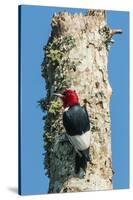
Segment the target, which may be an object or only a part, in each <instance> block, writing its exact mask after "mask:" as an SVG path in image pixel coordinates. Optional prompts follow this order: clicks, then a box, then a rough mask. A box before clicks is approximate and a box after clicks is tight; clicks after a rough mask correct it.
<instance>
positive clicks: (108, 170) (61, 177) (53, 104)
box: [40, 10, 121, 193]
mask: <svg viewBox="0 0 133 200" xmlns="http://www.w3.org/2000/svg"><path fill="white" fill-rule="evenodd" d="M51 26H52V32H51V37H50V38H49V41H48V43H47V45H46V47H45V48H44V50H45V57H44V61H43V63H42V76H43V77H44V78H45V81H46V89H47V97H46V98H45V100H42V101H40V104H41V107H42V109H43V110H44V111H47V116H46V117H45V128H44V148H45V150H46V153H45V162H44V164H45V168H46V169H47V175H48V177H49V179H50V183H49V193H56V192H78V191H92V190H106V189H112V187H113V186H112V175H113V173H112V152H111V128H110V109H109V104H110V97H111V94H112V89H111V86H110V84H109V80H108V69H107V64H108V63H107V61H108V60H107V59H108V49H109V45H110V43H112V39H111V38H112V36H113V35H114V34H116V33H120V32H121V30H117V29H116V30H112V29H111V28H109V27H108V26H107V23H106V15H105V11H102V10H90V11H89V12H87V14H86V15H85V16H83V15H82V14H81V13H80V14H74V15H71V14H69V13H67V12H62V13H59V14H55V15H54V16H53V18H52V23H51ZM64 88H73V89H75V90H76V91H77V93H78V96H79V98H80V103H81V105H84V104H86V107H87V110H88V113H89V116H90V122H91V146H90V157H91V160H92V163H88V166H87V172H86V175H85V176H83V173H82V171H81V172H80V174H79V175H78V176H77V175H76V174H75V173H74V166H75V151H74V149H73V147H72V146H71V144H70V143H68V142H66V143H63V144H62V143H60V142H59V141H60V138H61V137H63V135H64V131H65V130H64V127H63V124H62V112H63V108H62V105H61V102H60V101H59V99H56V97H54V96H52V93H53V92H61V91H62V90H63V89H64Z"/></svg>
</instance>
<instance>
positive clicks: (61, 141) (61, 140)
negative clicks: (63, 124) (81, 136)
mask: <svg viewBox="0 0 133 200" xmlns="http://www.w3.org/2000/svg"><path fill="white" fill-rule="evenodd" d="M65 142H69V140H68V137H67V135H66V134H65V133H64V134H63V135H61V136H60V138H59V143H62V144H64V143H65Z"/></svg>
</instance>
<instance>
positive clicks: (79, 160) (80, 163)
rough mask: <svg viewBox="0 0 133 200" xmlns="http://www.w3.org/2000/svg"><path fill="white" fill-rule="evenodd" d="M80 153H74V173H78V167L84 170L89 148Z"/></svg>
mask: <svg viewBox="0 0 133 200" xmlns="http://www.w3.org/2000/svg"><path fill="white" fill-rule="evenodd" d="M80 153H81V155H82V156H80V155H79V154H78V153H76V158H75V173H76V174H78V173H79V171H80V168H82V169H83V170H84V171H85V172H86V168H87V162H89V161H90V157H89V148H88V149H86V150H83V151H80Z"/></svg>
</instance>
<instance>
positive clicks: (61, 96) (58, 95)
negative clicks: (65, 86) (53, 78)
mask: <svg viewBox="0 0 133 200" xmlns="http://www.w3.org/2000/svg"><path fill="white" fill-rule="evenodd" d="M53 95H54V96H57V97H60V98H63V97H64V95H63V94H60V93H53Z"/></svg>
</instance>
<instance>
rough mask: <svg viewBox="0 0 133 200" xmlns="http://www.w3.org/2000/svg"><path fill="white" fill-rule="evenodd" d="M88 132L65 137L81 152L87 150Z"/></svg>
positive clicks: (88, 144) (88, 143) (88, 142)
mask: <svg viewBox="0 0 133 200" xmlns="http://www.w3.org/2000/svg"><path fill="white" fill-rule="evenodd" d="M90 135H91V133H90V131H87V132H86V133H83V134H82V135H75V136H70V135H68V134H67V137H68V139H69V141H70V143H71V144H72V145H73V146H74V147H75V148H76V149H78V150H80V151H82V150H85V149H87V148H88V147H89V146H90Z"/></svg>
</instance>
